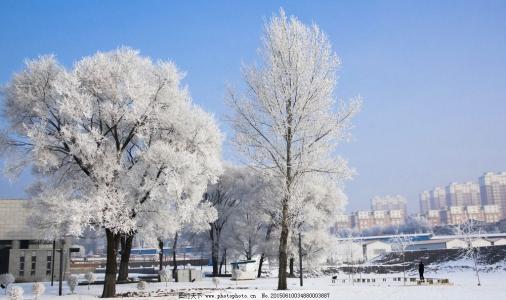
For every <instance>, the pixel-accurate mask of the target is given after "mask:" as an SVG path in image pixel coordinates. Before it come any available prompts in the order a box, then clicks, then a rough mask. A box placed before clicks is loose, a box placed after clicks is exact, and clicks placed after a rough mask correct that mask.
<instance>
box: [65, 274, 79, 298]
mask: <svg viewBox="0 0 506 300" xmlns="http://www.w3.org/2000/svg"><path fill="white" fill-rule="evenodd" d="M78 283H79V279H78V278H77V275H74V274H71V275H69V277H68V278H67V285H68V286H69V290H70V292H71V293H72V294H73V293H74V291H75V290H76V287H77V284H78Z"/></svg>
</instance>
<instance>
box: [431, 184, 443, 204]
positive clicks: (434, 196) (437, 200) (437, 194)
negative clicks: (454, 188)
mask: <svg viewBox="0 0 506 300" xmlns="http://www.w3.org/2000/svg"><path fill="white" fill-rule="evenodd" d="M446 206H447V201H446V189H445V188H442V187H439V186H438V187H436V188H434V189H433V190H432V191H431V193H430V207H431V208H432V209H442V208H445V207H446Z"/></svg>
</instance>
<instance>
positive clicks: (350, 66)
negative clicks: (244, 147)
mask: <svg viewBox="0 0 506 300" xmlns="http://www.w3.org/2000/svg"><path fill="white" fill-rule="evenodd" d="M280 7H283V8H284V9H285V10H286V12H287V14H293V15H296V16H297V17H299V18H300V19H301V20H302V21H304V22H306V23H311V22H315V23H317V24H318V25H319V26H320V27H321V28H322V29H323V30H324V31H325V32H326V33H327V34H328V35H329V38H330V40H331V42H332V44H333V46H334V49H335V51H336V52H337V53H338V55H339V56H340V58H341V60H342V62H343V65H342V68H341V70H340V73H339V76H340V80H339V83H338V88H337V91H336V96H337V97H338V98H342V99H347V98H350V97H352V96H355V95H361V96H362V97H363V99H364V109H363V111H362V113H361V114H360V115H359V116H358V117H357V118H356V120H355V128H354V130H353V134H354V140H353V141H352V142H351V143H349V144H346V145H343V146H342V147H341V149H340V153H341V154H342V155H343V156H344V157H346V158H348V160H349V162H350V164H351V165H352V166H354V167H355V168H356V169H357V171H358V175H357V176H356V177H355V179H354V180H353V181H351V182H348V183H347V185H346V192H347V194H348V195H349V198H350V204H349V206H348V209H349V210H356V209H366V208H368V206H369V199H370V198H371V197H373V196H375V195H384V194H401V195H404V196H406V197H407V198H408V201H409V208H410V209H411V211H415V210H416V209H417V207H418V204H417V203H418V200H417V197H418V193H419V192H421V191H422V190H424V189H429V188H431V187H433V186H436V185H445V184H447V183H449V182H450V181H467V180H477V178H478V177H479V176H480V175H481V174H482V173H483V172H485V171H489V170H490V171H500V170H506V134H505V133H506V1H179V2H176V1H86V2H85V1H81V2H78V1H7V0H4V1H1V2H0V83H2V84H4V83H6V82H7V81H8V80H9V78H10V77H11V76H12V74H13V73H14V72H16V71H19V70H20V69H22V68H23V60H24V59H26V58H33V57H36V56H37V55H40V54H47V53H53V54H56V55H57V57H58V58H59V60H60V61H61V62H62V63H63V64H65V65H67V66H71V65H72V63H73V62H75V61H76V60H78V59H79V58H80V57H82V56H85V55H90V54H93V53H94V52H96V51H103V50H111V49H115V48H117V47H119V46H122V45H127V46H130V47H133V48H137V49H139V50H140V51H141V53H142V54H144V55H147V56H151V57H152V58H154V59H170V60H173V61H175V62H176V64H177V65H178V66H179V67H180V68H181V69H182V70H185V71H186V72H187V77H186V79H185V83H186V84H188V85H189V87H190V90H191V93H192V96H193V98H194V101H195V102H196V103H198V104H200V105H202V106H203V107H204V108H205V109H206V110H208V111H211V112H213V113H214V114H215V116H216V117H217V119H218V120H222V117H223V114H224V113H225V112H226V107H225V105H224V104H223V98H224V94H225V92H224V91H225V87H226V85H227V84H232V85H240V83H241V74H240V67H241V64H243V63H251V62H254V61H255V59H257V58H256V49H257V48H258V46H259V37H260V34H261V30H262V22H263V21H264V20H265V19H267V18H269V17H270V16H271V15H272V14H273V13H276V12H277V11H278V10H279V8H280ZM221 127H222V129H223V130H224V131H225V132H226V133H227V134H228V135H230V133H229V131H228V128H227V126H226V124H222V126H221ZM225 147H226V150H225V151H227V152H228V153H230V151H231V150H230V148H229V147H228V146H227V145H225ZM28 173H29V172H25V174H24V175H23V176H22V177H21V179H20V180H19V181H17V182H14V183H10V182H9V181H8V180H7V179H5V178H1V179H0V198H4V197H22V196H23V194H24V193H23V190H24V188H25V187H26V185H27V184H28V183H29V181H30V176H29V174H28Z"/></svg>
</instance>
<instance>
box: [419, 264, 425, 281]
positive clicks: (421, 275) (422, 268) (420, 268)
mask: <svg viewBox="0 0 506 300" xmlns="http://www.w3.org/2000/svg"><path fill="white" fill-rule="evenodd" d="M424 271H425V266H424V264H423V261H420V263H419V264H418V274H420V280H421V281H424V280H425V278H424V277H423V272H424Z"/></svg>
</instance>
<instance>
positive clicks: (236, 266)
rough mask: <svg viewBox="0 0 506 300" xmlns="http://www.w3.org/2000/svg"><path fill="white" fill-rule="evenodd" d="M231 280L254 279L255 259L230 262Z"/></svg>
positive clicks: (256, 269) (256, 270)
mask: <svg viewBox="0 0 506 300" xmlns="http://www.w3.org/2000/svg"><path fill="white" fill-rule="evenodd" d="M231 265H232V280H254V279H256V277H257V272H258V267H257V264H256V261H255V260H240V261H236V262H233V263H231Z"/></svg>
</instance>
